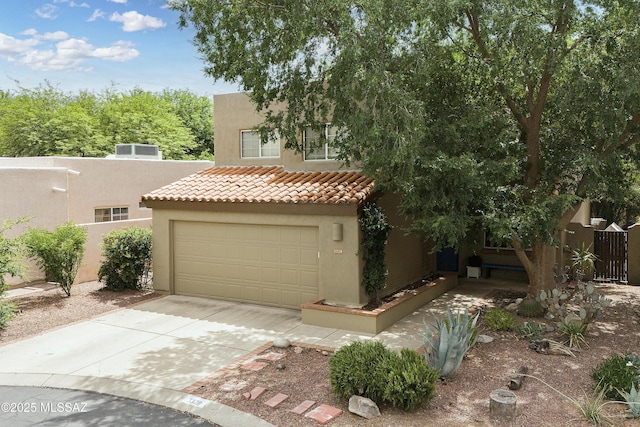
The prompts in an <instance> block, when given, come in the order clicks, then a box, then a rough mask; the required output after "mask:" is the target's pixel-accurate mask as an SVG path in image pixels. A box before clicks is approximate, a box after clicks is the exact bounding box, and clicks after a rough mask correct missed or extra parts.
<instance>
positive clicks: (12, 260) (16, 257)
mask: <svg viewBox="0 0 640 427" xmlns="http://www.w3.org/2000/svg"><path fill="white" fill-rule="evenodd" d="M26 221H27V220H26V219H19V220H17V221H9V220H6V219H5V220H4V221H3V222H2V226H1V227H0V329H3V328H4V327H5V326H6V324H7V322H8V321H9V319H11V318H12V317H13V314H14V306H13V304H12V303H11V301H9V300H8V299H6V298H3V296H2V295H3V294H4V292H5V291H6V289H7V284H6V283H5V276H6V275H10V276H14V277H16V276H17V277H20V276H21V275H22V273H23V270H24V265H23V264H22V262H21V246H20V241H19V239H16V238H11V237H7V236H6V234H5V233H6V232H7V231H9V230H11V228H13V226H14V225H16V224H19V223H22V222H26Z"/></svg>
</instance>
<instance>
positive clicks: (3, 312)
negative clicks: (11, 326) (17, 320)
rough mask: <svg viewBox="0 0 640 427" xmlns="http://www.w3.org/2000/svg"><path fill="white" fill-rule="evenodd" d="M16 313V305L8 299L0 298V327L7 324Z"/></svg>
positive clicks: (2, 327)
mask: <svg viewBox="0 0 640 427" xmlns="http://www.w3.org/2000/svg"><path fill="white" fill-rule="evenodd" d="M14 315H15V305H14V304H13V302H11V301H10V300H7V299H3V300H0V329H4V328H5V326H7V322H8V321H9V320H11V319H12V318H13V316H14Z"/></svg>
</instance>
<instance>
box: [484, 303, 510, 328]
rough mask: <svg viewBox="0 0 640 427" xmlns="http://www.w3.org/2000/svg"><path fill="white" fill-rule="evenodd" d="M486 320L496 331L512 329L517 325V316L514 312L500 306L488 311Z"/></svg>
mask: <svg viewBox="0 0 640 427" xmlns="http://www.w3.org/2000/svg"><path fill="white" fill-rule="evenodd" d="M484 321H485V322H487V325H488V326H489V327H490V328H491V329H493V330H494V331H511V330H513V328H515V327H516V318H515V317H514V316H513V314H511V313H509V312H508V311H505V310H501V309H499V308H492V309H490V310H489V311H487V314H485V316H484Z"/></svg>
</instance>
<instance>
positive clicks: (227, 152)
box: [213, 93, 342, 171]
mask: <svg viewBox="0 0 640 427" xmlns="http://www.w3.org/2000/svg"><path fill="white" fill-rule="evenodd" d="M213 104H214V110H213V111H214V113H213V114H214V123H215V140H216V143H215V159H216V165H217V166H255V165H260V166H264V165H278V166H283V167H284V168H285V169H286V170H290V171H325V170H338V169H340V168H341V167H342V162H339V161H332V160H329V161H326V160H324V161H323V160H313V161H305V160H304V157H303V154H302V153H296V152H295V151H294V150H285V149H284V145H285V141H284V139H281V140H280V157H279V158H248V159H243V158H242V156H241V155H240V154H241V153H240V131H241V130H251V129H253V128H254V127H255V126H258V125H260V124H261V123H262V122H263V121H264V115H263V114H262V113H259V112H257V111H256V107H255V105H254V104H252V103H251V100H250V99H249V97H248V96H247V94H246V93H230V94H224V95H215V96H214V97H213ZM282 109H283V108H282V107H275V108H273V110H274V111H281V110H282ZM300 140H302V135H301V136H300Z"/></svg>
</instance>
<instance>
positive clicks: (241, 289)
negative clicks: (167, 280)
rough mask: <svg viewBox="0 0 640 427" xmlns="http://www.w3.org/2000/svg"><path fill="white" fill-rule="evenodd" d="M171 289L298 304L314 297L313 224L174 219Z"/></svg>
mask: <svg viewBox="0 0 640 427" xmlns="http://www.w3.org/2000/svg"><path fill="white" fill-rule="evenodd" d="M173 251H174V252H173V253H174V257H173V262H174V270H173V271H174V284H175V293H176V294H182V295H197V296H206V297H213V298H221V299H228V300H233V301H243V302H251V303H256V304H265V305H274V306H280V307H290V308H300V307H299V305H300V304H301V303H303V302H308V301H309V300H312V299H314V298H317V296H318V228H317V227H288V226H271V225H258V224H255V225H251V224H227V223H208V222H186V221H177V222H174V224H173Z"/></svg>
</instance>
